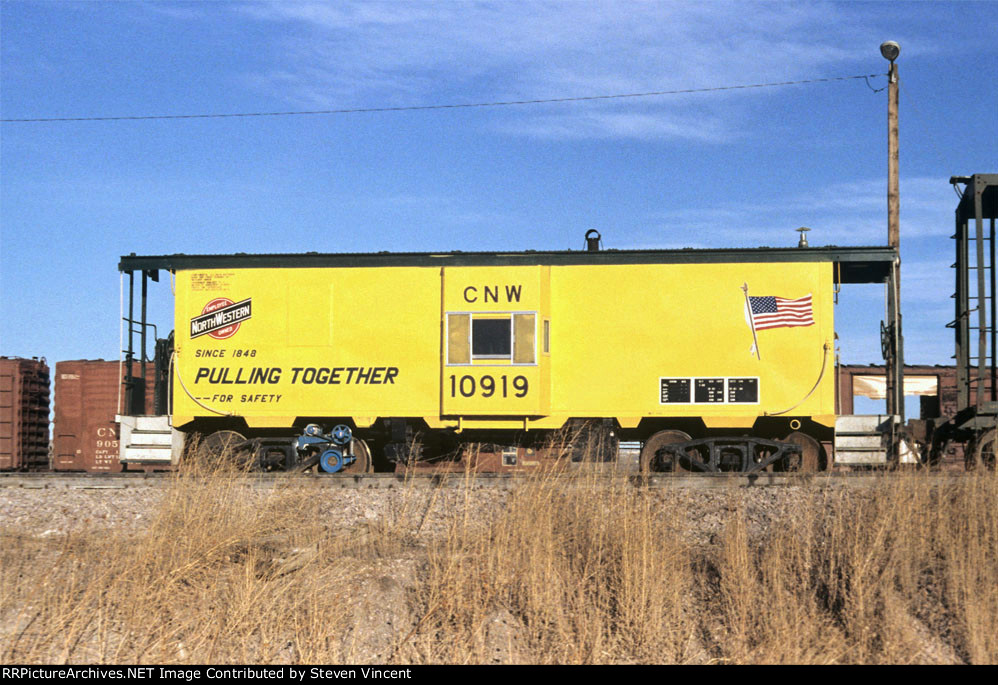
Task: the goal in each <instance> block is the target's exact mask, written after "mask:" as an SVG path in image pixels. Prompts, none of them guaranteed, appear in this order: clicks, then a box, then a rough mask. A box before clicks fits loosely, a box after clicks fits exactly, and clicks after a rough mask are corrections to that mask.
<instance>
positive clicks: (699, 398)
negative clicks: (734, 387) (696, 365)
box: [693, 378, 724, 404]
mask: <svg viewBox="0 0 998 685" xmlns="http://www.w3.org/2000/svg"><path fill="white" fill-rule="evenodd" d="M693 387H694V390H693V401H694V402H697V403H698V404H699V403H703V404H713V403H715V402H717V403H723V402H724V379H723V378H697V379H696V380H695V381H694V386H693Z"/></svg>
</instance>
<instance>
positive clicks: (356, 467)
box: [340, 438, 373, 473]
mask: <svg viewBox="0 0 998 685" xmlns="http://www.w3.org/2000/svg"><path fill="white" fill-rule="evenodd" d="M352 446H353V456H354V457H355V460H354V462H353V463H352V464H347V465H346V466H344V467H343V468H342V469H341V470H340V473H370V472H371V471H372V470H373V469H372V468H371V449H370V448H369V447H368V446H367V443H366V442H364V441H363V440H358V439H356V438H354V440H353V445H352Z"/></svg>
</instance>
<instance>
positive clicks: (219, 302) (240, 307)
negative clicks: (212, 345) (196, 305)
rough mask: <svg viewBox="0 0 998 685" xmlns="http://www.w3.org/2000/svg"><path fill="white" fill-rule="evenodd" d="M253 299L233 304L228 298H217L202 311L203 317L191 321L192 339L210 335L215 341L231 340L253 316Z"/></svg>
mask: <svg viewBox="0 0 998 685" xmlns="http://www.w3.org/2000/svg"><path fill="white" fill-rule="evenodd" d="M252 306H253V305H252V298H249V299H245V300H243V301H242V302H233V301H232V300H230V299H229V298H227V297H216V298H215V299H214V300H212V301H211V302H209V303H208V304H206V305H205V306H204V309H202V310H201V316H196V317H194V318H193V319H191V338H198V337H200V336H202V335H208V336H211V337H212V338H215V340H225V339H226V338H231V337H232V336H233V335H235V334H236V331H238V330H239V325H240V324H241V323H242V322H243V321H245V320H246V319H248V318H250V315H251V314H252Z"/></svg>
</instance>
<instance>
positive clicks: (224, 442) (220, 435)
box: [195, 430, 253, 469]
mask: <svg viewBox="0 0 998 685" xmlns="http://www.w3.org/2000/svg"><path fill="white" fill-rule="evenodd" d="M244 442H246V437H245V436H244V435H243V434H242V433H237V432H236V431H230V430H221V431H215V432H214V433H211V434H209V435H208V436H207V437H205V438H204V439H203V440H202V441H201V442H200V443H199V444H198V446H197V451H196V452H195V455H196V458H197V460H198V463H199V464H203V465H205V466H211V467H219V468H236V469H249V468H252V466H253V455H252V454H251V453H250V452H249V451H248V450H246V449H238V448H237V446H238V445H240V444H241V443H244Z"/></svg>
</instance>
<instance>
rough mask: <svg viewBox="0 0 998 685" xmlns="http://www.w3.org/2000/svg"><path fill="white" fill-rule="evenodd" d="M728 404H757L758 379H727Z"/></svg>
mask: <svg viewBox="0 0 998 685" xmlns="http://www.w3.org/2000/svg"><path fill="white" fill-rule="evenodd" d="M728 402H732V403H741V404H756V403H758V402H759V379H758V378H729V379H728Z"/></svg>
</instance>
